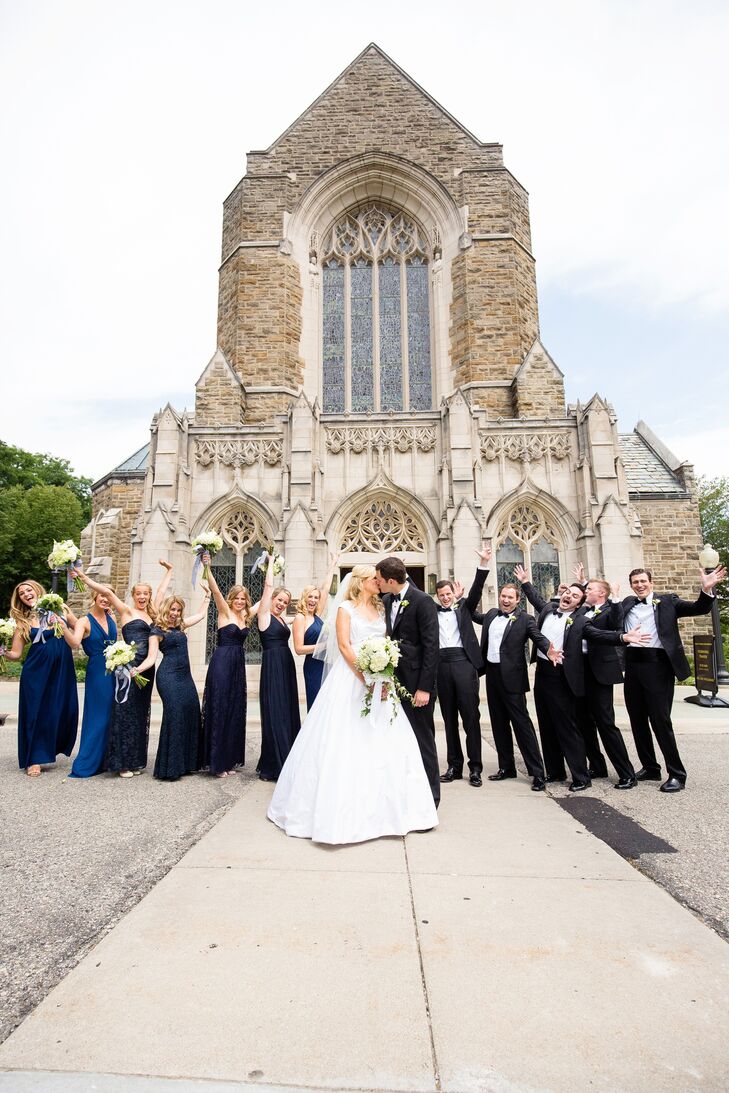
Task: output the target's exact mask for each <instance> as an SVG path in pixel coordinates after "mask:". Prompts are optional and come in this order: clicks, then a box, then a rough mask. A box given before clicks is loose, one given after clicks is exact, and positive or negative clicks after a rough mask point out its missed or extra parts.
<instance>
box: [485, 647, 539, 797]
mask: <svg viewBox="0 0 729 1093" xmlns="http://www.w3.org/2000/svg"><path fill="white" fill-rule="evenodd" d="M486 698H487V701H488V704H489V718H490V719H491V732H492V733H493V737H494V745H495V747H496V754H497V756H498V759H499V769H500V770H506V771H514V770H516V764H515V762H514V741H513V739H512V735H511V730H512V728H513V730H514V736H515V737H516V742H517V744H518V745H519V751H520V752H521V755H522V759H523V760H524V765H525V766H526V769H527V771H528V772H529V775H530V777H532V778H543V777H544V764H543V763H542V756H541V753H540V751H539V744H538V743H537V734H536V733H535V731H534V726H533V724H532V719H531V717H530V716H529V711H528V710H527V704H526V695H524V694H513V693H512V692H509V691H507V690H506V688H505V687H504V680H503V677H502V675H501V665H500V664H491V663H490V662H489V661H486Z"/></svg>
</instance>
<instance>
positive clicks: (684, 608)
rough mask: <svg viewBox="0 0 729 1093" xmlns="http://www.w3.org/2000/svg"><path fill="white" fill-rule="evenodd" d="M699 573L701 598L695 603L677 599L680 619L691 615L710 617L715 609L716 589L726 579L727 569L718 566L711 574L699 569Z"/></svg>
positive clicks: (677, 613) (675, 603)
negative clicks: (710, 613)
mask: <svg viewBox="0 0 729 1093" xmlns="http://www.w3.org/2000/svg"><path fill="white" fill-rule="evenodd" d="M699 573H700V575H701V591H700V592H699V598H698V599H697V600H693V601H692V600H681V599H678V598H677V599H676V600H675V601H674V607H675V609H676V617H677V618H679V619H685V618H687V617H690V616H691V615H708V614H709V612H710V611H711V608H712V607H713V597H714V595H715V593H714V589H715V588H716V585H717V584H718V583H719V582H720V581H723V580H725V579H726V569H725V568H724V566H723V565H720V566H718V567H717V568H716V569H714V570H712V572H711V573H705V572H704V570H703V569H701V568H699Z"/></svg>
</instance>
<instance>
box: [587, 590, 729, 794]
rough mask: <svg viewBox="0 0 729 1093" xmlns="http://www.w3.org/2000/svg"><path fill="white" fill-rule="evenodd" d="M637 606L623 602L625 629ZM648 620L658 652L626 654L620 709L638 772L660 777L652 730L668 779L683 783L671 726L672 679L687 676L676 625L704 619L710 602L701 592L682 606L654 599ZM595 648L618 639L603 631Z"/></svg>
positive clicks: (662, 596)
mask: <svg viewBox="0 0 729 1093" xmlns="http://www.w3.org/2000/svg"><path fill="white" fill-rule="evenodd" d="M637 602H638V598H637V596H627V597H626V598H625V599H624V600H623V612H624V614H625V624H624V625H625V626H626V627H627V625H628V621H629V620H628V615H629V614H630V612H631V611H632V610H633V608H634V607H635V605H636V604H637ZM652 602H653V617H654V619H655V623H656V631H657V634H658V638H659V640H660V642H661V645H662V646H663V648H662V649H648V648H644V647H641V646H635V647H633V646H626V648H625V705H626V707H627V710H628V716H629V717H630V727H631V729H632V731H633V739H634V740H635V746H636V749H637V751H638V757H639V759H640V761H641V764H642V766H643V768H644V769H645V770H646V771H648V772H649V773H650V774H653V775H656V776H658V775H659V774H660V770H661V767H660V764H659V762H658V760H657V758H656V751H655V747H654V746H653V737H652V735H651V729H653V732H654V733H655V736H656V740H657V741H658V746H659V747H660V749H661V751H662V752H663V758H664V760H665V763H666V769H667V771H668V774H669V776H670V777H671V778H677V779H678V780H679V781H680V782H684V783H685V781H686V768H685V767H684V765H683V763H682V761H681V756H680V755H679V752H678V745H677V744H676V736H675V734H674V731H673V722H672V721H671V707H672V706H673V692H674V686H675V682H676V679H685V678H686V676H687V675H688V674H689V672H690V668H689V663H688V661H687V659H686V653H685V651H684V647H683V642H682V641H681V635H680V633H679V630H678V620H679V619H681V618H686V617H689V616H693V615H708V614H709V612H710V611H711V607H712V603H713V599H712V597H711V596H707V594H706V593H705V592H700V593H699V597H698V599H697V600H695V601H693V602H692V601H690V600H682V599H681V598H680V597H679V596H677V595H676V594H675V593H673V592H660V593H655V592H654V593H653V601H652ZM592 640H593V641H595V642H596V643H602V644H606V645H608V644H613V645H617V644H618V642H620V640H621V637H620V634H615V633H611V632H609V631H606V632H605V633H604V634H600V633H595V634H594V635H593V636H592Z"/></svg>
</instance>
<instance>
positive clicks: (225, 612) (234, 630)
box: [198, 554, 251, 778]
mask: <svg viewBox="0 0 729 1093" xmlns="http://www.w3.org/2000/svg"><path fill="white" fill-rule="evenodd" d="M203 563H204V564H205V565H206V566H207V567H208V583H209V585H210V589H211V591H212V593H213V599H214V600H215V606H216V608H217V610H218V644H217V646H216V647H215V650H214V652H213V655H212V656H211V658H210V663H209V665H208V674H207V676H206V679H205V692H204V694H203V708H202V738H201V750H200V761H199V764H198V765H199V766H200V767H207V768H208V769H209V770H210V773H211V774H214V775H215V776H216V778H227V777H228V775H229V774H235V768H236V766H243V764H244V762H245V747H246V705H247V701H248V693H247V686H246V654H245V641H246V638H247V637H248V630H249V627H250V624H251V597H250V596H249V595H248V589H246V588H244V587H243V585H242V584H234V585H233V587H232V588H231V590H230V591H229V593H228V595H227V597H224V596H223V593H222V592H221V591H220V589H219V588H218V584H217V581H216V580H215V577H214V576H213V574H212V570H211V569H210V555H209V554H203Z"/></svg>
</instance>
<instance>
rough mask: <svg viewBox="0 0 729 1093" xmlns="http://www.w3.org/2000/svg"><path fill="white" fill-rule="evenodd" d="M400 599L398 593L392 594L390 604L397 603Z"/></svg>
mask: <svg viewBox="0 0 729 1093" xmlns="http://www.w3.org/2000/svg"><path fill="white" fill-rule="evenodd" d="M400 598H401V593H400V592H393V594H392V602H393V603H399V602H400Z"/></svg>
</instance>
